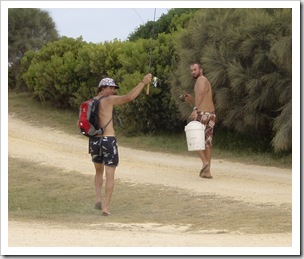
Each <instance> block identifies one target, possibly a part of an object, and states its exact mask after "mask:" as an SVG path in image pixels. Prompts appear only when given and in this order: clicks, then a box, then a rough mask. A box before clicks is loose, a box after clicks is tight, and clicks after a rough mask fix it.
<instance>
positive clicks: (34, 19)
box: [8, 8, 59, 88]
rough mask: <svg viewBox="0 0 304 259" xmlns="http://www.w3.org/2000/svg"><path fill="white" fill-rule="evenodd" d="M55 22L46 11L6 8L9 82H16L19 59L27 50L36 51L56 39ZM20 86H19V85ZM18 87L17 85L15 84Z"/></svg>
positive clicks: (11, 85) (12, 86)
mask: <svg viewBox="0 0 304 259" xmlns="http://www.w3.org/2000/svg"><path fill="white" fill-rule="evenodd" d="M58 37H59V36H58V32H57V30H56V26H55V23H54V22H53V21H52V19H51V17H50V15H49V14H48V12H45V11H42V10H40V9H35V8H10V9H9V10H8V62H9V64H8V65H9V73H10V79H11V84H10V85H9V87H10V88H14V87H15V84H16V83H17V82H18V83H19V84H22V82H21V81H18V75H19V72H20V60H21V58H22V57H23V55H24V53H25V52H27V51H28V50H34V51H38V50H39V49H40V48H41V47H42V46H43V45H45V44H46V43H48V42H50V41H54V40H57V39H58ZM19 87H21V86H19ZM17 88H18V86H17Z"/></svg>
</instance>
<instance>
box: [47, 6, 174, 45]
mask: <svg viewBox="0 0 304 259" xmlns="http://www.w3.org/2000/svg"><path fill="white" fill-rule="evenodd" d="M42 10H44V11H47V12H48V13H49V14H50V16H51V17H52V19H53V21H54V22H55V24H56V29H57V31H58V33H59V35H60V36H67V37H72V38H78V37H80V36H82V38H83V40H84V41H86V42H93V43H101V42H105V41H112V40H114V39H118V40H122V41H124V40H127V37H128V36H129V35H130V33H132V32H134V31H135V30H136V29H137V28H138V27H139V26H140V25H143V24H145V23H146V22H148V21H154V12H155V20H158V19H159V17H160V16H161V15H163V14H166V13H167V12H168V10H169V8H94V9H91V8H42Z"/></svg>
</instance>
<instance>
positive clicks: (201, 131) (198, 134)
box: [185, 121, 205, 151]
mask: <svg viewBox="0 0 304 259" xmlns="http://www.w3.org/2000/svg"><path fill="white" fill-rule="evenodd" d="M185 132H186V138H187V145H188V151H196V150H205V125H203V124H202V123H200V122H198V121H191V122H189V123H188V124H187V125H186V126H185Z"/></svg>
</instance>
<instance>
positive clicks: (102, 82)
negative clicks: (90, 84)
mask: <svg viewBox="0 0 304 259" xmlns="http://www.w3.org/2000/svg"><path fill="white" fill-rule="evenodd" d="M101 86H115V89H119V86H118V85H117V84H116V83H115V81H114V79H112V78H109V77H106V78H103V79H101V80H100V82H99V84H98V88H99V87H101Z"/></svg>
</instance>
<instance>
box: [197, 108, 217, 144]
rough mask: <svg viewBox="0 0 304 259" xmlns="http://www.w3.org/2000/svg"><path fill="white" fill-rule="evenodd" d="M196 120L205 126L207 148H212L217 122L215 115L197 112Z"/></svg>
mask: <svg viewBox="0 0 304 259" xmlns="http://www.w3.org/2000/svg"><path fill="white" fill-rule="evenodd" d="M194 120H196V121H199V122H201V123H202V124H203V125H205V146H206V147H212V139H213V128H214V125H215V121H216V115H215V113H214V112H201V111H197V113H196V116H195V118H194Z"/></svg>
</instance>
